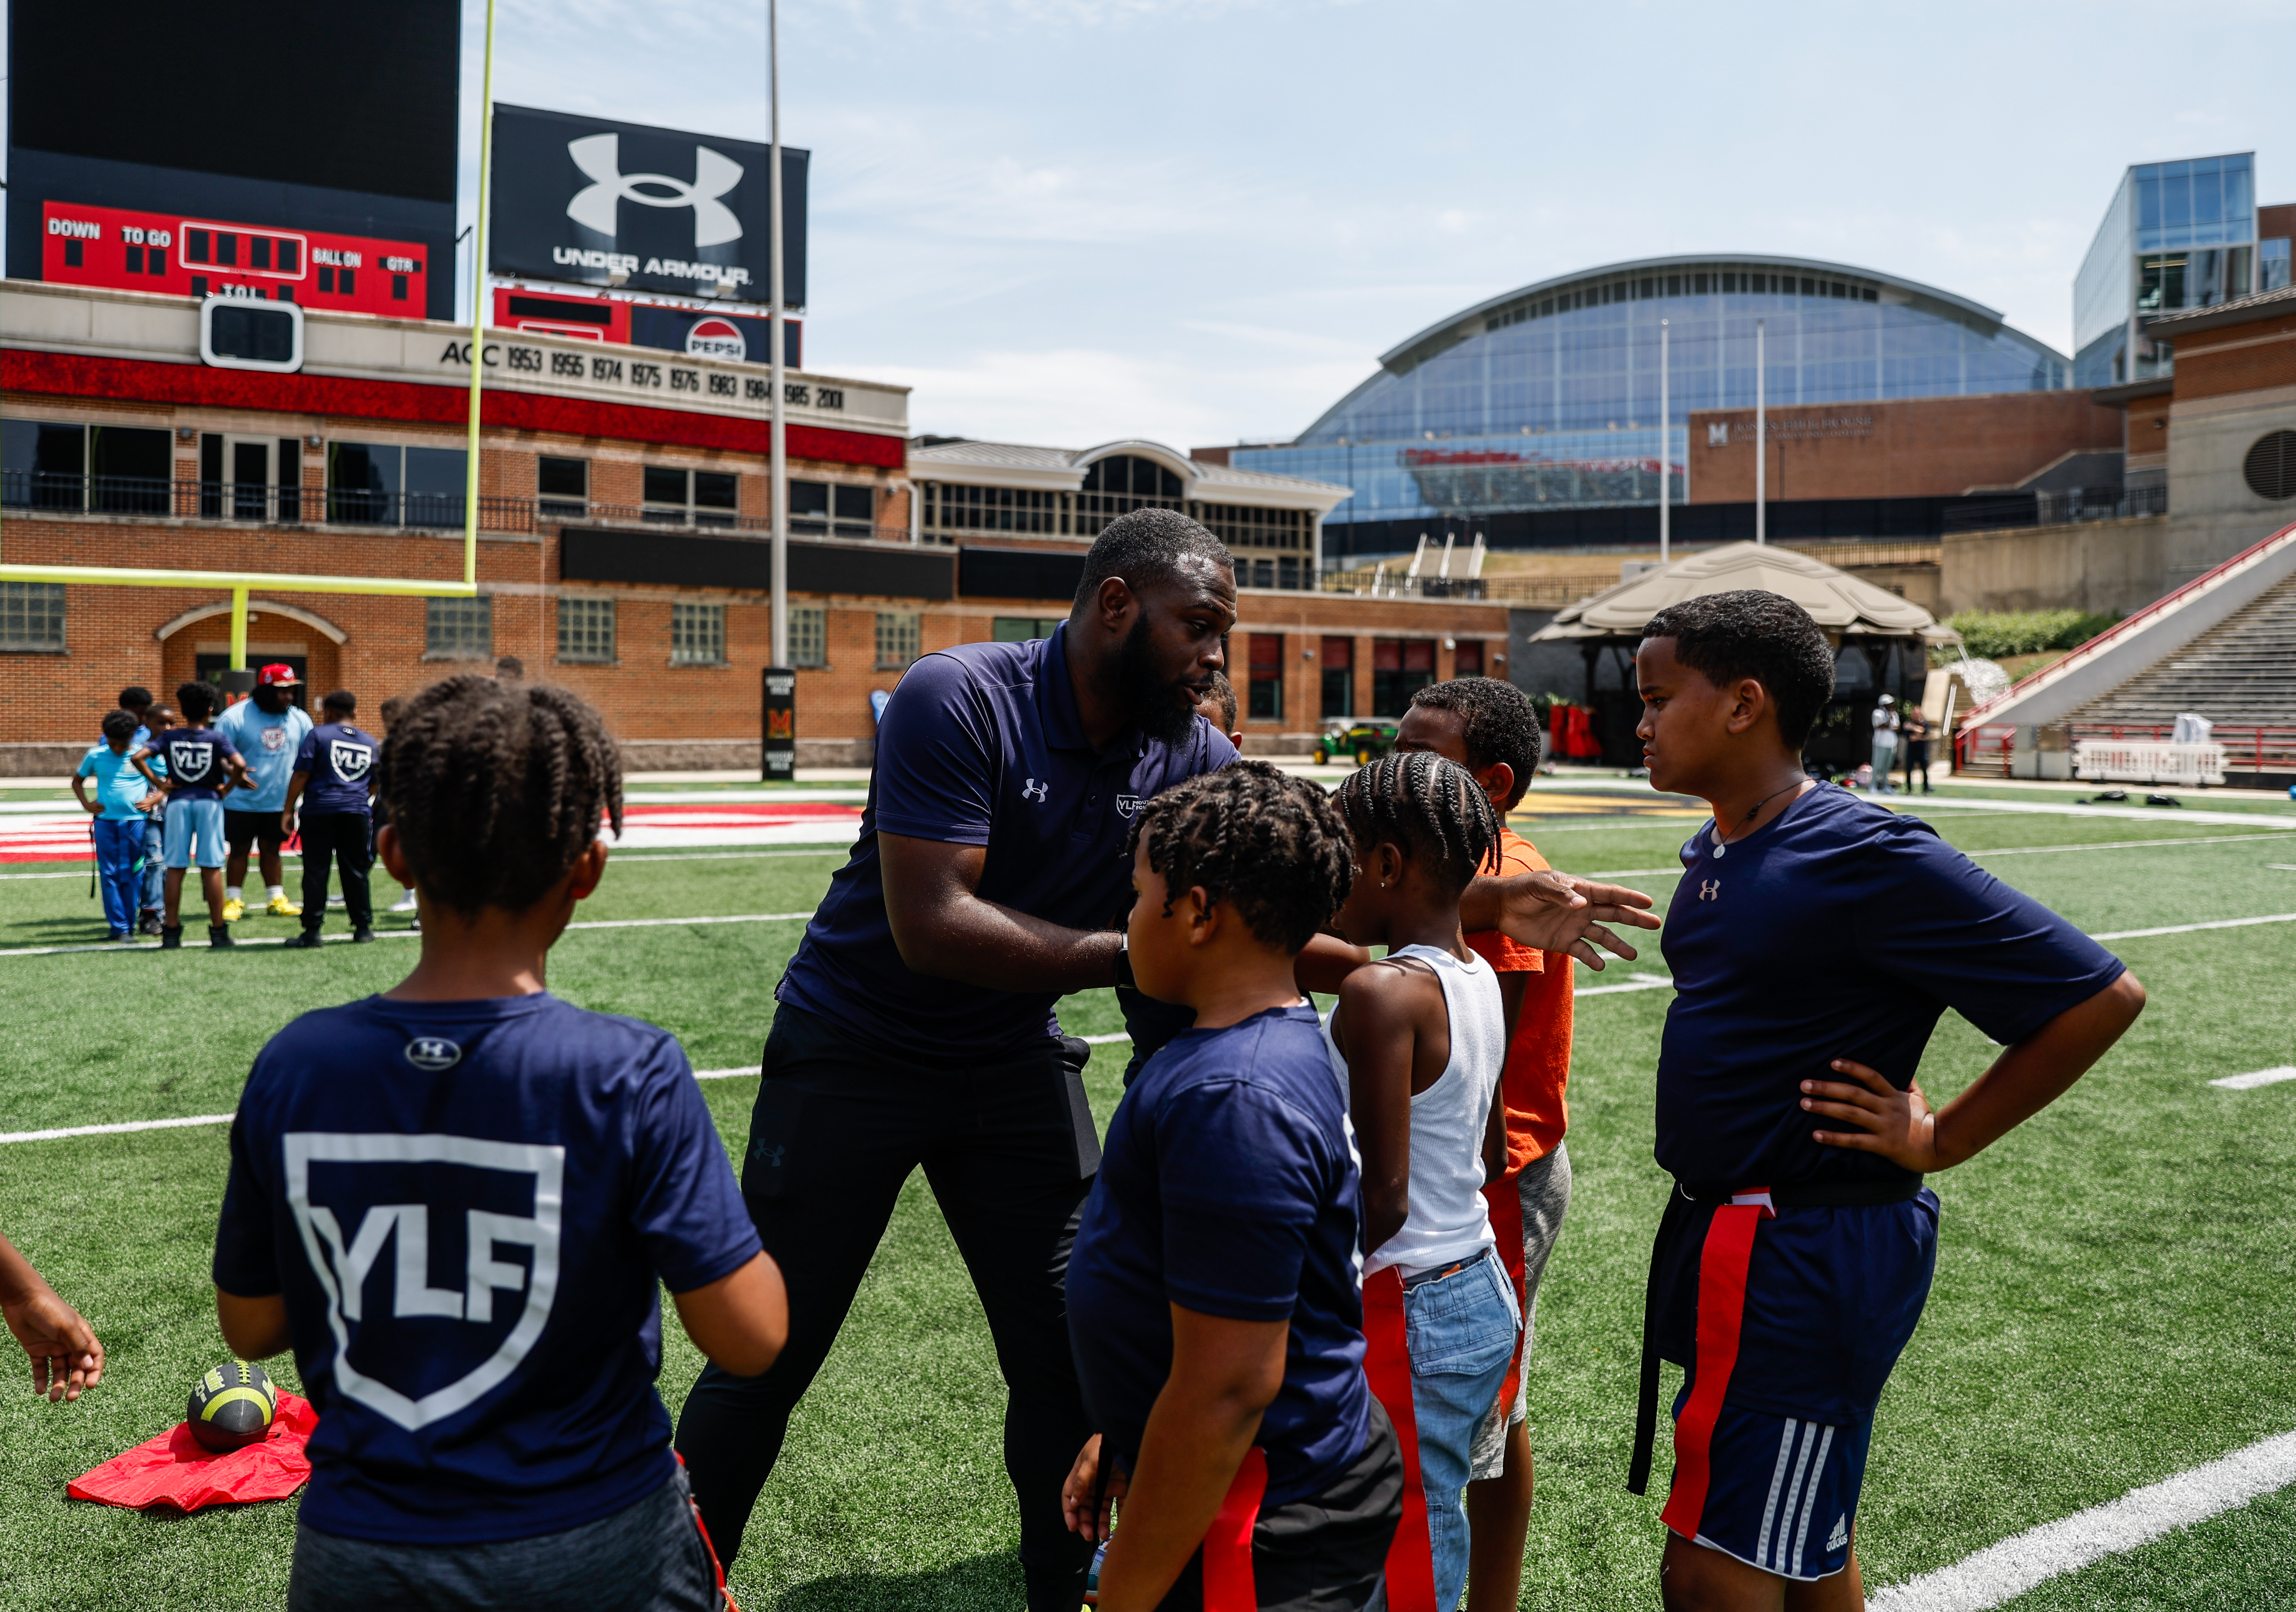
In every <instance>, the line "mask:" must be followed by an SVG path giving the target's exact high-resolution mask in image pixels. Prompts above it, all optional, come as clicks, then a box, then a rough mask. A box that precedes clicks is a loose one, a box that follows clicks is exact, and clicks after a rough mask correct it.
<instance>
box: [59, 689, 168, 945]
mask: <svg viewBox="0 0 2296 1612" xmlns="http://www.w3.org/2000/svg"><path fill="white" fill-rule="evenodd" d="M136 725H137V724H136V721H135V713H133V712H132V711H126V710H114V711H108V712H106V713H105V714H104V718H103V742H102V744H100V745H97V746H95V747H94V749H90V750H89V751H88V753H87V754H86V755H85V756H83V757H80V762H79V768H78V771H77V772H75V773H73V774H72V794H73V796H74V797H75V798H78V801H79V804H80V806H81V807H82V808H83V809H84V810H86V811H88V812H91V813H93V814H94V816H95V825H94V833H95V865H96V875H97V878H98V879H99V880H101V881H102V886H103V918H104V921H105V923H106V924H108V925H109V926H110V927H111V934H110V935H109V936H108V937H107V938H109V939H111V940H132V939H134V938H135V910H136V905H137V900H138V897H139V896H140V895H141V888H142V883H143V880H142V871H143V828H144V825H145V824H146V823H147V822H150V821H151V820H150V818H148V817H147V816H146V815H145V814H144V807H145V803H146V802H147V801H149V800H151V799H152V798H153V797H154V796H156V795H157V794H159V793H160V790H159V788H158V785H157V783H156V782H155V781H153V779H152V774H151V773H150V772H149V771H148V770H146V769H145V767H144V765H143V758H142V755H141V752H140V750H139V749H138V747H137V745H136V743H135V731H136ZM90 779H93V780H94V782H95V798H94V799H93V800H91V799H89V798H88V793H87V783H88V781H89V780H90Z"/></svg>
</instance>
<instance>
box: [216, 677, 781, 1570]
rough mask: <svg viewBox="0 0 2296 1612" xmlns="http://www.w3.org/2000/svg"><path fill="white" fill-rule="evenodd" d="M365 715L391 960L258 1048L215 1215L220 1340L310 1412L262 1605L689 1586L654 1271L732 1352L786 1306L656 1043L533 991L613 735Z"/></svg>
mask: <svg viewBox="0 0 2296 1612" xmlns="http://www.w3.org/2000/svg"><path fill="white" fill-rule="evenodd" d="M392 738H393V744H392V747H391V751H390V757H389V765H388V766H387V768H386V770H385V772H384V774H383V777H382V779H381V788H382V790H383V793H384V794H385V795H386V796H387V797H389V799H390V801H391V804H392V806H393V808H394V809H393V812H392V817H391V826H390V827H389V828H388V829H385V830H384V831H382V834H381V853H382V857H383V861H384V863H386V864H387V865H389V868H390V870H391V871H392V874H393V875H394V876H395V877H397V878H398V879H400V880H402V881H403V882H406V883H409V884H412V885H414V886H415V888H419V889H420V890H421V892H422V907H423V918H424V920H425V921H424V923H423V926H422V961H421V962H420V963H419V964H418V965H417V966H416V968H415V970H414V973H413V974H411V975H409V976H408V977H407V978H406V980H404V981H403V982H402V983H401V984H399V985H398V986H397V987H396V988H395V989H393V990H391V991H389V992H387V993H385V994H382V995H381V996H371V997H368V998H366V999H365V1001H363V1002H350V1003H348V1004H346V1005H345V1006H342V1007H339V1008H329V1009H324V1010H321V1011H317V1012H313V1013H307V1014H305V1015H304V1016H303V1017H302V1018H300V1019H297V1020H296V1021H295V1022H294V1023H292V1024H291V1025H290V1026H288V1027H287V1028H286V1029H285V1030H283V1031H282V1032H281V1033H280V1034H279V1035H276V1036H275V1037H274V1038H273V1039H272V1041H271V1043H270V1044H269V1045H268V1046H266V1048H265V1049H264V1050H263V1051H262V1053H261V1055H260V1056H259V1057H258V1059H257V1060H256V1063H255V1068H254V1072H253V1073H252V1074H251V1075H250V1076H249V1078H248V1083H247V1091H246V1094H245V1095H244V1097H243V1098H242V1102H241V1108H240V1115H239V1118H238V1119H237V1120H236V1121H234V1124H233V1126H232V1134H231V1179H230V1183H229V1186H228V1188H227V1189H226V1191H225V1197H224V1207H223V1216H222V1223H221V1225H220V1227H219V1228H218V1230H217V1236H216V1257H215V1281H216V1288H217V1311H218V1313H219V1315H220V1318H221V1320H222V1323H223V1331H224V1337H225V1341H227V1342H228V1343H229V1344H230V1345H231V1347H232V1349H233V1350H234V1353H236V1354H240V1355H241V1356H242V1357H246V1358H255V1357H259V1356H262V1355H267V1354H276V1353H278V1352H279V1351H280V1350H282V1349H284V1348H286V1347H288V1346H290V1345H291V1346H293V1348H294V1350H295V1356H296V1364H297V1367H298V1369H299V1371H301V1373H302V1378H303V1382H304V1385H305V1387H306V1390H307V1392H308V1394H309V1395H310V1397H311V1403H313V1404H314V1405H315V1406H316V1408H317V1410H318V1412H319V1427H318V1430H317V1432H316V1433H315V1434H314V1435H313V1436H312V1437H311V1443H310V1447H309V1448H310V1457H311V1468H312V1471H311V1486H310V1488H309V1490H308V1492H307V1493H306V1494H305V1496H304V1499H303V1503H302V1510H301V1513H300V1516H299V1519H298V1521H297V1525H296V1542H295V1564H294V1571H293V1575H292V1577H291V1583H290V1586H289V1592H288V1604H289V1606H290V1608H293V1612H336V1609H338V1608H340V1609H345V1612H348V1609H349V1608H386V1607H388V1608H409V1607H412V1608H458V1609H459V1608H479V1607H487V1608H551V1609H552V1612H557V1609H558V1608H565V1607H570V1606H581V1607H584V1608H627V1609H629V1612H637V1609H639V1608H692V1609H693V1612H702V1609H703V1608H716V1607H717V1605H718V1604H719V1601H720V1599H721V1592H720V1590H719V1587H718V1583H719V1581H718V1580H717V1575H715V1574H714V1573H713V1571H712V1564H711V1560H710V1557H709V1550H708V1545H707V1542H706V1541H705V1539H704V1538H703V1537H702V1535H701V1533H700V1531H699V1529H698V1527H697V1526H696V1524H695V1521H694V1519H693V1512H692V1509H691V1507H690V1505H689V1504H688V1502H687V1501H686V1499H685V1480H684V1477H683V1475H682V1474H681V1473H680V1472H679V1470H678V1469H677V1467H676V1461H675V1459H674V1457H673V1456H672V1454H671V1452H670V1447H669V1418H668V1414H667V1412H664V1411H663V1409H662V1406H661V1402H660V1400H659V1399H658V1398H656V1396H655V1395H654V1388H653V1379H654V1375H655V1373H656V1371H658V1370H659V1369H660V1363H661V1315H660V1309H659V1307H658V1300H657V1292H658V1289H657V1288H656V1285H655V1284H656V1281H657V1280H659V1281H661V1282H664V1283H667V1284H668V1287H669V1289H670V1290H671V1292H672V1294H673V1295H674V1296H675V1297H676V1301H677V1309H678V1318H679V1320H680V1321H681V1322H684V1324H685V1330H686V1332H687V1335H688V1336H690V1337H691V1338H693V1340H694V1343H695V1344H696V1345H697V1346H699V1347H700V1348H701V1351H702V1353H703V1354H707V1355H708V1356H709V1357H710V1358H711V1359H713V1360H715V1361H717V1362H720V1363H721V1364H723V1365H724V1366H726V1369H727V1370H729V1371H736V1372H742V1373H754V1372H758V1371H764V1370H765V1369H766V1367H767V1366H768V1365H770V1364H771V1363H772V1362H773V1358H774V1355H775V1354H776V1353H777V1352H778V1351H779V1349H780V1347H781V1342H782V1338H783V1334H784V1332H785V1330H786V1327H787V1314H786V1310H785V1306H784V1305H783V1297H782V1285H781V1277H780V1273H779V1272H778V1271H776V1270H775V1266H774V1264H773V1262H772V1261H771V1260H770V1259H768V1258H767V1257H766V1256H765V1255H764V1254H763V1253H761V1252H760V1251H759V1249H758V1240H757V1235H756V1233H755V1232H754V1231H752V1229H751V1228H750V1220H749V1217H748V1215H744V1214H743V1213H742V1199H741V1194H740V1192H739V1191H738V1190H737V1189H736V1187H735V1185H734V1173H733V1170H732V1167H731V1166H729V1165H728V1164H727V1163H726V1153H725V1148H724V1145H723V1144H722V1143H721V1142H720V1141H718V1138H717V1130H716V1128H715V1127H714V1126H713V1125H711V1123H710V1118H709V1109H707V1108H706V1107H705V1106H704V1105H703V1103H702V1101H701V1092H700V1090H699V1089H698V1088H697V1087H696V1086H695V1085H694V1084H693V1074H692V1071H691V1070H690V1069H689V1068H688V1067H687V1065H686V1061H685V1054H684V1053H683V1052H682V1051H679V1049H678V1045H677V1043H676V1039H675V1038H673V1037H672V1036H671V1035H669V1034H668V1032H666V1031H663V1030H660V1029H657V1028H655V1027H653V1026H652V1025H649V1024H644V1023H642V1022H640V1021H638V1020H636V1019H619V1018H614V1017H611V1016H609V1015H606V1014H603V1013H590V1012H585V1011H582V1010H581V1009H578V1008H577V1007H575V1006H573V1005H572V1004H571V1003H570V1002H564V1001H562V1000H560V999H559V998H557V997H555V996H553V995H551V994H548V993H547V992H546V991H545V989H544V987H543V972H544V964H545V958H546V955H547V953H548V951H549V948H550V946H551V944H552V943H553V941H554V940H556V938H557V937H558V935H559V933H560V931H562V929H564V928H565V926H566V923H567V921H568V920H569V919H570V917H571V916H572V915H573V912H574V907H575V904H576V903H577V902H578V901H580V900H581V899H582V898H583V897H585V896H587V895H589V894H590V892H591V891H592V890H593V889H594V888H596V886H597V883H598V880H599V877H600V875H601V874H602V873H603V871H604V866H605V857H606V852H605V847H603V845H601V844H600V843H598V840H597V833H598V829H599V824H600V820H601V818H602V817H603V816H611V817H612V818H613V819H614V821H615V822H616V824H617V826H619V822H620V818H621V785H620V777H619V762H618V760H617V758H616V757H615V753H614V748H613V741H611V739H609V738H607V737H606V734H605V732H604V729H603V726H602V725H601V724H600V723H599V721H598V717H597V715H596V713H594V712H593V711H592V710H591V709H590V708H588V707H587V706H586V705H584V704H582V703H581V702H580V701H579V700H577V699H575V698H574V697H573V696H572V695H570V694H568V693H566V692H565V691H562V690H558V689H550V688H535V687H529V686H525V685H512V684H508V683H496V681H494V680H493V679H492V678H487V677H476V676H463V677H456V678H453V679H450V680H448V681H447V682H445V683H438V684H434V685H433V686H432V687H430V689H428V690H426V691H423V692H422V694H421V695H419V696H417V697H416V698H415V699H414V700H413V701H412V702H411V703H410V705H409V708H408V710H407V713H406V718H405V720H404V721H402V722H401V723H400V724H399V725H398V729H397V730H396V731H395V732H394V733H393V735H392Z"/></svg>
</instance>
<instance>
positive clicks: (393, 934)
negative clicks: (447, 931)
mask: <svg viewBox="0 0 2296 1612" xmlns="http://www.w3.org/2000/svg"><path fill="white" fill-rule="evenodd" d="M812 918H813V914H812V913H810V912H736V913H733V914H731V915H729V916H727V917H724V918H594V919H591V920H589V921H586V922H584V923H570V924H568V925H567V926H566V927H567V928H568V929H674V928H676V926H677V925H679V924H688V923H805V922H809V921H811V920H812ZM374 937H375V938H376V939H377V940H418V939H420V938H421V937H422V930H420V929H377V930H376V931H375V932H374ZM322 938H324V940H325V942H326V944H327V945H331V946H339V945H350V944H351V937H349V936H348V935H344V934H334V935H328V936H324V937H322ZM287 940H288V937H286V936H284V935H276V936H273V935H258V936H256V937H252V938H251V939H247V940H241V939H238V938H237V937H234V942H233V944H234V949H236V948H237V947H239V946H280V945H286V944H287ZM159 949H160V943H159V942H158V941H156V940H136V941H110V940H98V941H94V942H88V943H83V944H79V945H61V946H13V947H10V948H9V949H7V950H4V951H0V957H53V956H55V955H56V954H57V953H62V952H156V951H158V950H159ZM183 949H184V951H186V952H204V951H207V950H208V949H209V947H208V945H207V944H206V942H204V941H202V940H199V939H196V938H193V937H189V936H188V935H187V937H186V938H185V939H184V946H183Z"/></svg>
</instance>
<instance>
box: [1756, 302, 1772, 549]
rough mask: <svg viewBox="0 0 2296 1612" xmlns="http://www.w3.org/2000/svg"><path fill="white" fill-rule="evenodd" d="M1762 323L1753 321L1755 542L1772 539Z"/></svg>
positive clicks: (1764, 541) (1766, 397)
mask: <svg viewBox="0 0 2296 1612" xmlns="http://www.w3.org/2000/svg"><path fill="white" fill-rule="evenodd" d="M1762 324H1763V321H1761V320H1759V319H1757V320H1755V321H1754V541H1755V542H1756V543H1767V542H1768V541H1769V540H1770V538H1769V524H1768V522H1769V485H1770V484H1769V472H1770V416H1769V407H1768V394H1767V391H1766V389H1765V388H1766V386H1767V380H1768V365H1767V364H1765V363H1764V362H1763V359H1762Z"/></svg>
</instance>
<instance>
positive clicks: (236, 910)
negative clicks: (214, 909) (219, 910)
mask: <svg viewBox="0 0 2296 1612" xmlns="http://www.w3.org/2000/svg"><path fill="white" fill-rule="evenodd" d="M246 916H247V903H245V902H243V901H226V902H225V903H224V904H223V921H225V923H237V922H238V921H240V920H241V919H242V918H244V917H246Z"/></svg>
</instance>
